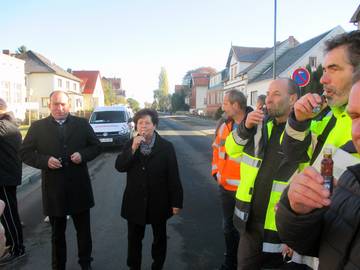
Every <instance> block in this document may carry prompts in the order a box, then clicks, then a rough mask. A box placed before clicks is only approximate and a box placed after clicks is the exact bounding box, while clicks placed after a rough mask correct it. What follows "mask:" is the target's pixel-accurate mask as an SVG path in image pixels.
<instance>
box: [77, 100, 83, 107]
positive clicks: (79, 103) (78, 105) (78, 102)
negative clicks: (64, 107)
mask: <svg viewBox="0 0 360 270" xmlns="http://www.w3.org/2000/svg"><path fill="white" fill-rule="evenodd" d="M81 107H82V102H81V99H80V98H77V99H76V108H81Z"/></svg>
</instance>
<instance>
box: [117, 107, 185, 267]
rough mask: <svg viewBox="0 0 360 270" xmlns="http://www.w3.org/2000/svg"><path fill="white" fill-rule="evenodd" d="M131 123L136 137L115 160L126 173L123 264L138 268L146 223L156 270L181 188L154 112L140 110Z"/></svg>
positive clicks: (162, 257) (180, 200)
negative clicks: (124, 256) (148, 228)
mask: <svg viewBox="0 0 360 270" xmlns="http://www.w3.org/2000/svg"><path fill="white" fill-rule="evenodd" d="M134 123H135V128H136V130H137V131H138V136H136V137H134V138H133V139H131V140H130V141H129V142H128V143H127V144H126V145H125V146H124V148H123V149H122V151H121V152H120V154H119V155H118V157H117V159H116V163H115V168H116V169H117V170H118V171H120V172H126V173H127V182H126V188H125V192H124V196H123V203H122V210H121V215H122V217H123V218H125V219H126V220H127V222H128V256H127V265H128V266H129V267H130V269H132V270H140V269H141V253H142V239H143V238H144V232H145V226H146V224H151V227H152V230H153V236H154V240H153V244H152V250H151V255H152V258H153V263H152V266H151V269H152V270H160V269H162V268H163V265H164V262H165V257H166V246H167V236H166V222H167V219H169V218H170V217H171V216H172V215H176V214H178V213H179V211H180V208H182V204H183V189H182V186H181V182H180V177H179V170H178V164H177V160H176V155H175V150H174V147H173V145H172V144H171V143H170V142H169V141H167V140H165V139H163V138H162V137H161V136H160V135H159V134H158V133H157V132H156V131H155V128H156V127H157V125H158V114H157V112H156V111H155V110H151V109H143V110H140V111H138V112H137V113H136V114H135V116H134ZM146 269H148V268H146Z"/></svg>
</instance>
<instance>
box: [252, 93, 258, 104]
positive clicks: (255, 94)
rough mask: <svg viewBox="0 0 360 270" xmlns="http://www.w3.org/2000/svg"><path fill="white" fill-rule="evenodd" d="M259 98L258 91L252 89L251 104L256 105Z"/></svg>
mask: <svg viewBox="0 0 360 270" xmlns="http://www.w3.org/2000/svg"><path fill="white" fill-rule="evenodd" d="M257 98H258V91H252V92H251V105H252V106H255V105H256V101H257Z"/></svg>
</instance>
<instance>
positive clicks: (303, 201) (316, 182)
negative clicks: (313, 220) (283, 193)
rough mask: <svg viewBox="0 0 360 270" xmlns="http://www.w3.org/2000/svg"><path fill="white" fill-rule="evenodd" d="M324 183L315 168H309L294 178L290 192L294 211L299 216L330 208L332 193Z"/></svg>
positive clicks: (289, 196) (289, 195)
mask: <svg viewBox="0 0 360 270" xmlns="http://www.w3.org/2000/svg"><path fill="white" fill-rule="evenodd" d="M323 183H324V179H323V177H322V176H321V175H320V174H319V173H318V172H317V171H316V170H315V169H314V168H313V167H307V168H305V169H304V171H303V172H301V173H300V174H298V175H296V176H294V179H293V180H292V181H291V183H290V187H289V191H288V198H289V202H290V206H291V208H292V210H293V211H294V212H295V213H297V214H307V213H310V212H311V211H312V210H314V209H316V208H322V207H324V206H328V205H329V204H330V199H329V196H330V192H329V190H327V189H326V188H325V187H324V186H323Z"/></svg>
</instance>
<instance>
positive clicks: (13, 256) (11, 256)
mask: <svg viewBox="0 0 360 270" xmlns="http://www.w3.org/2000/svg"><path fill="white" fill-rule="evenodd" d="M25 256H26V253H25V251H22V252H19V253H11V252H9V253H6V254H5V255H4V256H2V257H1V258H0V266H3V265H7V264H10V263H13V262H15V261H18V260H20V259H21V258H24V257H25Z"/></svg>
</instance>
